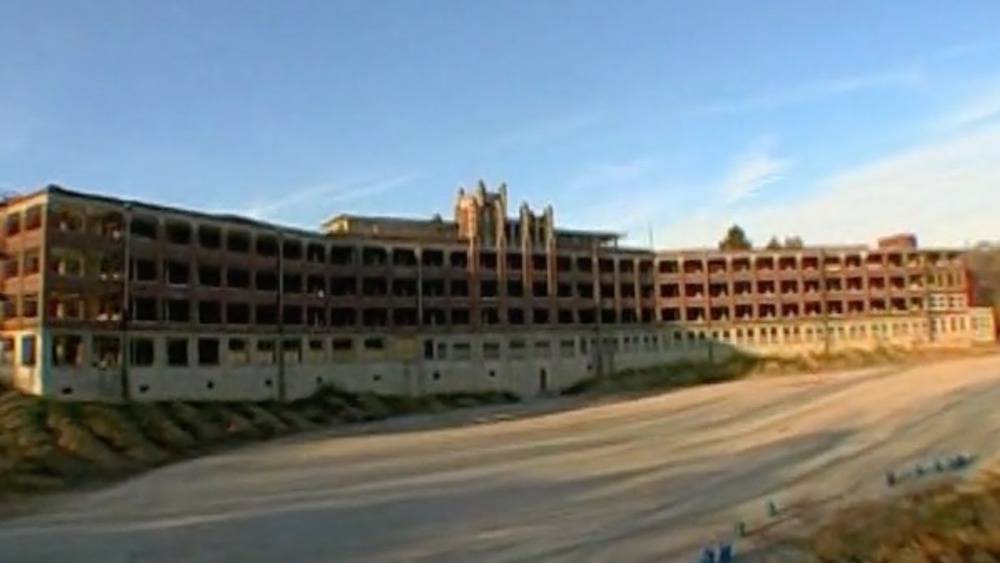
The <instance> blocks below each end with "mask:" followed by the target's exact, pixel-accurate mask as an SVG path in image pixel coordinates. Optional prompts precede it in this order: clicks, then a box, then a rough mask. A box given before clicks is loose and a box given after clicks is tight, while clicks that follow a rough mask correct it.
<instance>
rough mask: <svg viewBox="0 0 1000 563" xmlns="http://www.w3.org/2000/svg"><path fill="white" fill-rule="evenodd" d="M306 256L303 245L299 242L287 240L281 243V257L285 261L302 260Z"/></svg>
mask: <svg viewBox="0 0 1000 563" xmlns="http://www.w3.org/2000/svg"><path fill="white" fill-rule="evenodd" d="M303 254H304V252H303V248H302V243H301V242H300V241H297V240H286V241H284V242H282V243H281V256H282V258H284V259H285V260H302V255H303Z"/></svg>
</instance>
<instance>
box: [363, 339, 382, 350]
mask: <svg viewBox="0 0 1000 563" xmlns="http://www.w3.org/2000/svg"><path fill="white" fill-rule="evenodd" d="M364 344H365V350H385V339H384V338H378V337H373V338H366V339H365V342H364Z"/></svg>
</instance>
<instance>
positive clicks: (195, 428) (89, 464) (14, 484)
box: [0, 389, 516, 509]
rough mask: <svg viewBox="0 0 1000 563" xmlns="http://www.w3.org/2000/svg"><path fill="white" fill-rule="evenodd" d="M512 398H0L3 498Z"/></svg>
mask: <svg viewBox="0 0 1000 563" xmlns="http://www.w3.org/2000/svg"><path fill="white" fill-rule="evenodd" d="M514 400H516V398H515V397H512V396H509V395H502V394H463V395H461V396H446V397H428V398H423V399H419V400H417V399H403V398H398V397H384V396H379V395H375V394H362V395H352V394H349V393H343V392H341V391H338V390H336V389H324V390H322V391H321V392H320V393H318V394H317V395H316V396H314V397H311V398H309V399H306V400H303V401H298V402H296V403H292V404H277V403H188V402H172V403H160V404H151V403H131V404H125V405H116V404H98V403H66V402H56V401H48V400H44V399H40V398H38V397H31V396H27V395H23V394H21V393H17V392H15V391H10V390H7V391H0V501H3V500H4V499H6V500H8V501H9V500H10V499H11V498H14V497H18V498H21V497H23V496H24V495H25V494H28V493H33V492H41V491H52V490H60V489H65V488H67V487H71V486H76V485H81V484H86V483H92V482H95V481H104V480H107V479H112V478H117V477H121V476H125V475H129V474H134V473H136V472H139V471H143V470H147V469H150V468H153V467H157V466H160V465H163V464H166V463H170V462H171V461H175V460H179V459H183V458H185V457H188V456H191V455H194V454H197V453H202V452H206V451H212V450H213V449H215V448H218V447H222V446H226V445H232V444H238V443H241V442H246V441H254V440H263V439H267V438H271V437H276V436H282V435H287V434H290V433H293V432H301V431H306V430H310V429H314V428H317V427H318V426H319V425H329V424H335V423H347V422H355V421H364V420H378V419H383V418H388V417H390V416H396V415H399V414H409V413H415V412H439V411H442V410H447V409H450V408H459V407H462V406H474V405H485V404H495V403H499V402H511V401H514ZM3 504H4V503H3V502H0V509H2V508H3Z"/></svg>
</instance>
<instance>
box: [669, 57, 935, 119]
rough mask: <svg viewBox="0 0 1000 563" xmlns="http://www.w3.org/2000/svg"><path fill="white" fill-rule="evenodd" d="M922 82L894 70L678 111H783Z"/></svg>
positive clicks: (917, 71)
mask: <svg viewBox="0 0 1000 563" xmlns="http://www.w3.org/2000/svg"><path fill="white" fill-rule="evenodd" d="M923 80H924V72H923V70H922V69H921V68H920V67H919V66H917V65H914V66H912V67H907V68H900V69H894V70H890V71H886V72H881V73H875V74H863V75H857V76H845V77H840V78H830V79H826V80H819V81H815V82H808V83H805V84H800V85H798V86H792V87H789V88H786V89H784V90H782V91H774V92H763V93H760V94H756V95H751V96H747V97H743V98H736V99H732V100H719V101H716V102H710V103H707V104H702V105H697V106H693V107H689V108H686V109H682V110H680V112H678V113H679V115H681V116H684V117H706V116H713V115H725V114H736V113H745V112H749V111H755V110H764V109H771V108H776V107H783V106H788V105H793V104H798V103H803V102H808V101H812V100H816V99H821V98H830V97H835V96H842V95H847V94H853V93H856V92H861V91H864V90H873V89H881V88H900V87H908V86H915V85H917V84H919V83H921V82H922V81H923Z"/></svg>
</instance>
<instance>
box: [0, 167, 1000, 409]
mask: <svg viewBox="0 0 1000 563" xmlns="http://www.w3.org/2000/svg"><path fill="white" fill-rule="evenodd" d="M0 214H2V221H3V223H2V224H3V230H2V248H0V250H2V252H3V255H2V259H3V268H2V270H0V280H2V302H3V317H2V323H3V326H2V332H3V352H4V356H3V361H2V369H3V371H2V377H3V378H4V379H6V380H7V381H8V382H9V383H10V384H12V385H15V386H17V387H19V388H21V389H24V390H26V391H29V392H33V393H37V394H44V395H49V396H54V397H63V398H67V399H108V400H116V399H139V400H160V399H174V398H188V399H237V398H239V399H279V400H283V399H293V398H297V397H301V396H304V395H307V394H309V393H312V392H313V391H314V390H315V389H317V387H319V386H321V385H325V384H337V385H339V386H341V387H344V388H347V389H352V390H375V391H380V392H386V393H408V394H418V393H425V392H437V391H449V390H459V389H462V390H481V389H504V390H510V391H513V392H516V393H518V394H521V395H531V394H536V393H539V392H546V391H549V390H555V389H559V388H562V387H565V386H567V385H570V384H572V383H575V382H577V381H579V380H581V379H583V378H587V377H591V376H594V375H595V374H598V373H607V372H610V371H614V370H618V369H624V368H632V367H641V366H648V365H654V364H660V363H666V362H669V361H672V360H676V359H679V358H706V359H707V358H721V357H723V356H724V355H725V354H727V353H729V352H731V351H733V350H736V349H743V350H748V351H754V352H760V353H767V354H799V353H806V352H821V351H832V350H841V349H845V348H874V347H878V346H890V345H892V346H914V345H922V346H934V345H941V346H967V345H973V344H976V343H985V342H991V341H992V340H993V337H994V336H993V335H994V329H993V326H994V324H993V318H992V315H991V314H990V312H989V311H988V310H982V309H976V308H972V307H970V306H969V295H968V286H969V284H968V276H967V273H966V271H965V267H964V265H963V256H962V253H961V252H959V251H957V250H949V249H920V248H917V246H916V241H915V239H914V238H913V237H910V236H905V235H904V236H896V237H890V238H887V239H883V240H881V241H879V244H878V245H877V246H876V247H874V248H868V247H864V246H844V247H836V248H834V247H823V248H804V249H795V250H778V251H771V250H755V251H747V252H721V251H708V250H705V251H701V250H677V251H672V250H667V251H653V250H649V249H632V248H623V247H621V246H619V244H618V236H617V235H616V234H614V233H604V232H592V231H574V230H568V229H561V228H557V227H556V225H555V217H554V212H553V210H552V208H551V207H548V208H546V209H545V210H544V211H542V212H540V213H536V212H534V211H532V210H531V209H530V208H529V207H528V206H527V205H521V207H520V208H519V209H518V212H517V214H516V215H515V216H514V217H510V216H509V214H508V200H507V192H506V188H505V187H503V186H501V187H500V188H499V189H497V190H495V191H490V190H487V189H486V188H485V186H483V185H482V184H480V185H479V186H478V187H476V188H475V189H472V190H469V191H465V190H460V191H459V193H458V196H457V198H456V202H455V209H454V218H453V220H444V219H441V218H439V217H435V218H433V219H429V220H413V219H401V218H393V217H384V218H383V217H357V216H349V215H341V216H337V217H334V218H332V219H330V220H329V221H327V222H325V223H324V224H323V225H322V228H321V229H320V230H319V231H315V232H314V231H305V230H299V229H293V228H289V227H284V226H281V225H275V224H268V223H265V222H260V221H253V220H249V219H246V218H242V217H237V216H232V215H217V214H205V213H197V212H193V211H187V210H182V209H174V208H168V207H163V206H158V205H154V204H151V203H145V202H138V201H125V200H121V199H115V198H110V197H104V196H98V195H93V194H86V193H79V192H74V191H70V190H67V189H64V188H61V187H58V186H48V187H46V188H44V189H42V190H39V191H36V192H34V193H30V194H25V195H14V196H10V197H8V198H6V199H5V200H4V202H3V204H2V207H0Z"/></svg>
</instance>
